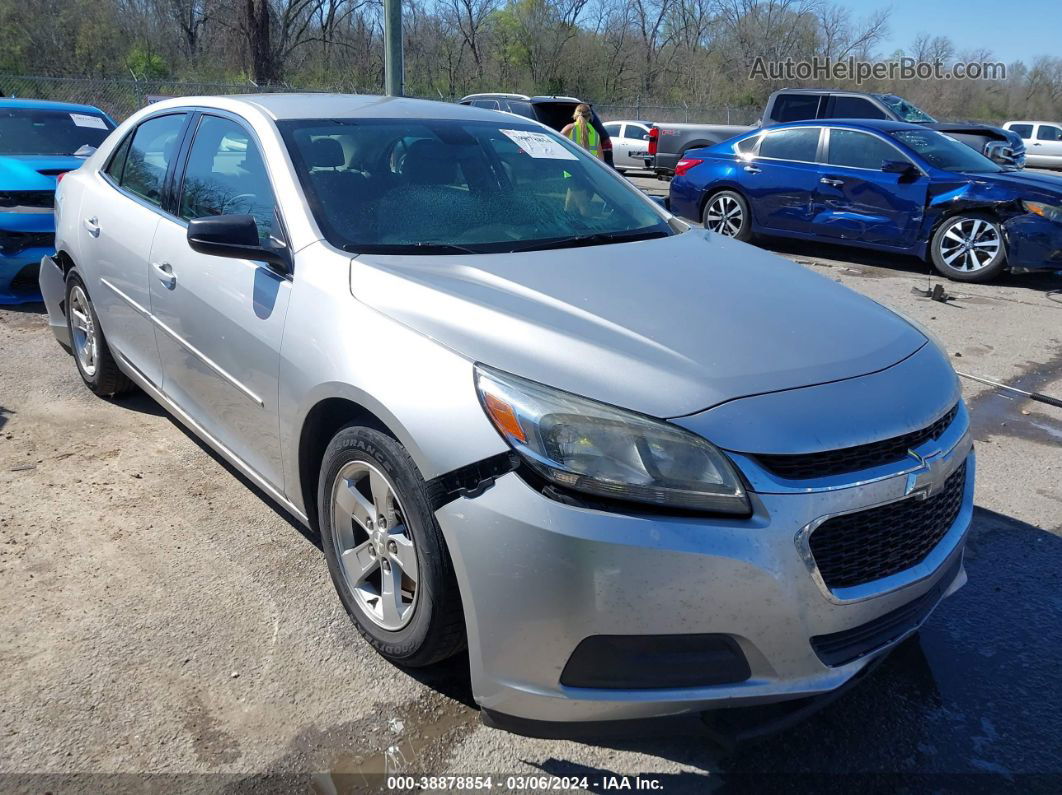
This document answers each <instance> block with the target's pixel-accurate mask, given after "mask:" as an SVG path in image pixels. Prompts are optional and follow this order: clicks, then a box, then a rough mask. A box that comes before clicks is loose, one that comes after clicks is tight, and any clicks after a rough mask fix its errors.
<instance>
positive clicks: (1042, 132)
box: [1036, 124, 1062, 141]
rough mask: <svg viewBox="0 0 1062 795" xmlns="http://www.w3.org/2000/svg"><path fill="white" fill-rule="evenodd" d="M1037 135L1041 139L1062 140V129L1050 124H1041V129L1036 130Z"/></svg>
mask: <svg viewBox="0 0 1062 795" xmlns="http://www.w3.org/2000/svg"><path fill="white" fill-rule="evenodd" d="M1036 137H1037V139H1039V140H1041V141H1062V129H1060V128H1058V127H1052V126H1051V125H1050V124H1041V125H1040V129H1039V130H1037V131H1036Z"/></svg>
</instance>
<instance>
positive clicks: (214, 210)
mask: <svg viewBox="0 0 1062 795" xmlns="http://www.w3.org/2000/svg"><path fill="white" fill-rule="evenodd" d="M335 148H336V149H339V148H340V147H339V145H338V144H336V145H335ZM340 151H342V150H341V149H340ZM275 209H276V200H275V199H274V198H273V189H272V187H271V186H270V184H269V176H268V174H267V173H266V167H265V163H264V162H263V161H262V155H261V154H260V153H259V151H258V146H257V145H256V144H255V142H254V139H252V138H251V136H250V133H248V132H247V130H245V129H244V128H243V127H241V126H240V125H239V124H237V123H236V122H234V121H231V120H229V119H222V118H219V117H217V116H203V118H202V120H201V121H200V122H199V129H198V130H196V133H195V140H194V141H193V142H192V148H191V149H190V150H189V152H188V165H187V167H186V168H185V172H184V182H183V183H182V185H181V204H180V216H181V218H184V219H192V218H201V217H203V216H207V215H251V216H253V217H254V220H255V222H256V223H257V224H258V236H259V237H260V238H261V240H262V242H263V243H264V242H265V241H266V240H268V238H269V236H270V234H271V233H272V230H273V219H274V210H275Z"/></svg>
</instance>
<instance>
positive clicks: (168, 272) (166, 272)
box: [151, 262, 177, 290]
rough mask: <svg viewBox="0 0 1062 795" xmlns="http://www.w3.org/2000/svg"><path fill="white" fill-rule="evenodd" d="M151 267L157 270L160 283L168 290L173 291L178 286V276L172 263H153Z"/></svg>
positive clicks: (156, 273)
mask: <svg viewBox="0 0 1062 795" xmlns="http://www.w3.org/2000/svg"><path fill="white" fill-rule="evenodd" d="M151 267H152V268H154V269H155V275H156V276H158V277H159V281H160V282H162V284H163V286H164V287H165V288H166V289H167V290H172V289H173V288H174V287H176V286H177V275H176V274H175V273H174V272H173V268H172V267H171V266H170V263H168V262H152V263H151Z"/></svg>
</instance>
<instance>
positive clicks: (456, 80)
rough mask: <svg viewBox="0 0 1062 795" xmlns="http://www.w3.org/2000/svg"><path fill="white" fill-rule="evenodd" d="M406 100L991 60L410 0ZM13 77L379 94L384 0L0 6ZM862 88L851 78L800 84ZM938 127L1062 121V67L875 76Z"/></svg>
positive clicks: (701, 98)
mask: <svg viewBox="0 0 1062 795" xmlns="http://www.w3.org/2000/svg"><path fill="white" fill-rule="evenodd" d="M403 13H404V24H403V38H404V52H405V65H406V71H405V85H406V93H407V94H410V95H415V96H428V97H439V98H453V97H458V96H461V95H463V94H466V93H471V92H474V91H514V92H526V93H531V94H572V95H576V96H580V97H585V98H588V99H591V100H593V101H596V102H599V103H631V102H633V100H634V99H635V98H638V99H639V102H640V103H641V104H646V105H652V104H654V103H656V104H662V105H663V104H687V105H689V106H695V107H698V106H699V107H722V106H739V107H757V106H761V105H762V104H763V102H764V100H765V99H766V97H767V96H768V95H769V94H770V92H771V91H773V90H774V89H776V88H779V87H782V86H783V85H800V84H801V83H800V81H789V82H787V83H782V82H781V81H771V80H769V79H762V78H754V77H752V76H751V74H752V72H753V71H754V66H755V64H756V62H757V59H762V60H765V61H776V62H778V61H785V60H793V61H806V60H811V59H813V58H815V57H816V56H818V57H819V58H824V57H829V58H833V59H845V58H848V57H854V58H856V59H859V60H867V61H871V60H882V59H892V58H899V57H900V56H906V57H911V58H915V59H917V60H920V61H927V62H937V61H939V62H941V63H944V64H950V63H954V62H956V61H960V60H961V61H965V62H969V61H992V60H995V59H994V58H993V57H992V53H991V52H990V51H985V50H973V51H967V50H963V49H962V48H961V47H960V46H959V45H957V44H956V43H955V42H953V41H951V40H950V39H949V38H948V37H947V36H945V35H936V34H935V32H934V31H911V38H910V44H909V45H908V46H907V47H905V48H904V49H903V50H902V51H898V52H888V53H882V52H879V49H880V47H881V44H882V42H883V41H884V40H885V38H886V36H887V35H888V33H889V17H888V12H887V11H884V10H883V11H880V12H877V13H873V14H870V15H869V16H865V17H857V16H856V15H854V14H853V13H852V12H851V11H850V10H849V9H848V8H846V7H845V6H843V5H841V4H837V3H833V2H830V1H829V0H405V2H404V8H403ZM0 72H2V73H8V74H37V75H70V76H73V75H77V76H86V75H88V76H100V77H126V78H128V77H135V78H137V79H173V80H198V81H206V80H210V81H218V82H232V81H241V82H243V81H252V82H254V83H256V84H258V85H290V86H292V87H298V88H305V89H314V88H331V89H341V90H356V91H359V92H373V91H379V90H380V89H381V87H382V85H383V29H382V3H381V0H33V2H25V0H0ZM812 83H813V84H815V85H828V86H834V87H838V88H845V87H847V88H855V87H856V86H855V85H854V84H853V83H852V82H848V83H845V82H844V81H836V80H821V79H819V80H812V81H804V84H812ZM859 88H861V89H862V90H874V91H878V90H883V91H890V92H893V93H897V94H900V95H901V96H904V97H906V98H908V99H910V100H911V101H913V102H914V103H915V104H918V105H920V106H922V107H924V108H925V109H926V110H928V111H930V112H931V113H934V114H935V115H939V116H940V117H942V118H977V119H988V120H999V119H1003V118H1016V117H1036V118H1046V119H1054V120H1058V119H1062V58H1058V57H1052V56H1049V55H1046V54H1035V53H1030V54H1029V56H1028V57H1027V58H1025V59H1023V60H1022V61H1019V62H1016V63H1012V64H1008V68H1007V74H1006V77H1005V78H1000V79H993V80H976V81H975V80H965V81H947V80H943V79H931V80H910V81H901V80H893V81H889V80H879V81H876V82H872V83H864V84H863V85H862V86H859Z"/></svg>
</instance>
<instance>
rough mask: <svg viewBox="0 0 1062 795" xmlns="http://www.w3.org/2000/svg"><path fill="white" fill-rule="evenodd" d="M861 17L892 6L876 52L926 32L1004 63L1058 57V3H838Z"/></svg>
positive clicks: (1061, 21)
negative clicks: (885, 33) (987, 52)
mask: <svg viewBox="0 0 1062 795" xmlns="http://www.w3.org/2000/svg"><path fill="white" fill-rule="evenodd" d="M839 1H840V3H841V5H844V6H847V7H848V8H850V9H851V12H852V15H853V17H857V18H862V17H865V16H867V15H868V14H870V13H872V12H874V11H877V10H878V9H880V8H891V9H892V13H891V14H890V15H889V34H888V36H887V37H886V39H885V40H884V41H883V42H882V44H881V45H880V46H879V50H878V51H879V54H881V55H889V54H891V53H892V52H893V51H895V50H897V49H899V48H901V47H902V48H905V49H906V48H908V47H910V45H911V42H912V41H914V38H915V36H917V35H918V34H919V33H922V32H925V33H929V34H931V35H941V34H943V35H947V36H948V37H949V38H951V40H952V41H953V42H955V46H956V49H958V50H959V51H962V50H966V49H970V50H972V49H977V48H981V47H984V48H986V49H989V50H991V51H992V52H993V53H994V54H995V56H996V57H997V58H998V59H999V60H1001V61H1003V62H1004V63H1011V62H1013V61H1017V60H1022V61H1025V63H1026V64H1031V63H1032V61H1033V58H1035V57H1036V56H1037V55H1052V56H1056V57H1059V56H1062V8H1060V7H1059V3H1058V0H1032V2H1026V3H1009V2H1006V0H1002V1H1001V0H839Z"/></svg>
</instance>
